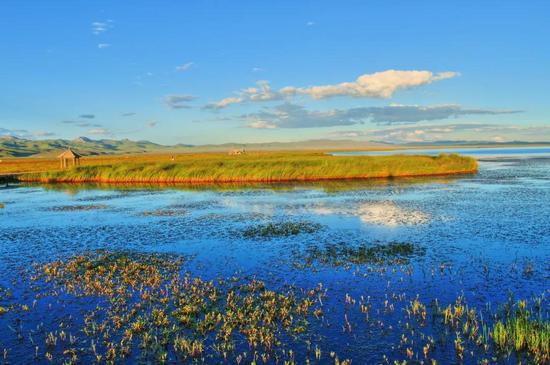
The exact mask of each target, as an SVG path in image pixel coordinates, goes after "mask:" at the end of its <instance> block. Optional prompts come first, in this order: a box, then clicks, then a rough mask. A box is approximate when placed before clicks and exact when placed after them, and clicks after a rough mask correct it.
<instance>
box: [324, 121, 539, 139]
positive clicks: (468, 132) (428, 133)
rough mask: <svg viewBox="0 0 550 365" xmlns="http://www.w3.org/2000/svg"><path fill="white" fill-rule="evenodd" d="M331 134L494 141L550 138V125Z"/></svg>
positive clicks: (431, 127) (445, 126)
mask: <svg viewBox="0 0 550 365" xmlns="http://www.w3.org/2000/svg"><path fill="white" fill-rule="evenodd" d="M332 136H338V137H347V138H357V137H363V138H368V139H375V140H381V141H386V142H392V143H412V142H436V141H449V140H471V141H494V142H504V141H513V140H525V141H545V140H546V141H547V140H550V126H520V125H509V124H489V123H459V124H443V125H417V126H401V127H394V128H383V129H375V130H364V131H340V132H333V133H332Z"/></svg>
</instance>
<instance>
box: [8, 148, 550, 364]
mask: <svg viewBox="0 0 550 365" xmlns="http://www.w3.org/2000/svg"><path fill="white" fill-rule="evenodd" d="M455 151H456V152H458V153H469V152H468V151H470V150H453V152H455ZM424 152H425V151H422V152H421V151H419V150H415V151H414V153H424ZM437 152H439V150H438V151H437ZM501 152H502V150H492V151H489V150H475V154H474V155H475V156H487V155H499V156H501V157H505V158H504V159H497V160H494V161H481V162H480V171H479V173H478V174H476V175H467V176H461V177H453V178H434V179H425V178H424V179H405V180H398V179H396V180H388V181H386V180H376V181H365V182H359V181H353V182H331V183H317V184H296V185H293V184H289V185H274V186H266V185H256V186H246V187H237V186H227V185H226V186H220V187H216V188H207V187H192V186H180V187H164V188H149V187H123V186H118V187H117V186H75V185H72V186H71V185H67V186H40V185H34V186H11V187H8V188H2V189H0V202H1V203H4V204H5V207H4V208H3V209H0V273H1V275H0V307H4V308H8V309H9V311H7V312H6V313H5V314H1V315H0V351H2V350H3V349H6V353H5V356H6V358H7V359H8V360H9V361H11V363H30V362H37V363H50V360H48V359H47V358H46V357H47V356H48V355H47V353H49V354H50V355H52V357H53V359H52V360H51V361H52V362H54V363H62V362H63V361H66V360H67V356H68V355H67V354H66V353H65V354H63V353H64V351H65V350H66V349H67V348H69V347H74V348H77V349H78V357H79V359H82V360H83V361H84V363H88V362H92V361H93V360H94V356H92V355H91V354H90V350H89V348H90V343H94V342H93V341H91V342H90V339H89V338H87V337H90V336H87V335H84V334H83V332H82V326H83V324H82V323H83V322H84V320H83V316H84V313H86V311H91V310H93V309H94V306H95V302H94V299H93V298H92V299H90V298H87V299H86V300H85V301H83V300H81V299H80V298H78V297H73V296H71V295H69V293H67V292H65V291H63V290H60V291H59V292H58V293H57V295H58V296H56V297H53V296H40V295H38V294H37V290H36V289H33V287H32V285H31V284H29V282H30V281H29V280H27V279H26V277H27V276H29V275H33V274H32V272H33V269H32V265H33V264H36V263H48V262H51V261H53V260H56V259H59V258H63V259H65V260H68V259H70V258H71V257H72V256H74V255H76V254H81V253H84V252H86V251H94V250H97V249H105V250H109V252H119V251H128V250H130V251H137V252H142V253H151V252H162V253H167V254H170V255H183V256H184V257H185V258H186V260H185V263H184V268H183V270H185V271H189V272H190V273H191V275H193V276H200V277H202V278H205V279H208V280H209V279H217V278H220V277H223V278H231V277H240V278H246V279H250V278H256V279H258V280H262V281H264V282H265V285H266V287H267V288H269V289H271V290H275V291H277V290H282V289H283V288H287V287H289V286H292V287H294V288H298V289H299V290H301V289H305V290H309V289H311V288H315V287H317V286H318V285H319V283H322V290H323V292H325V294H326V295H325V296H324V297H323V299H322V308H323V313H324V314H323V316H322V318H320V319H319V318H316V317H311V318H309V319H308V322H309V325H308V329H307V331H306V332H305V333H304V334H300V335H296V337H294V336H287V335H281V336H282V337H281V338H282V340H281V341H282V342H283V343H287V344H288V347H287V350H285V351H288V348H292V349H293V354H292V355H288V352H285V355H284V356H291V357H293V358H294V359H296V361H297V363H303V362H304V361H305V358H306V357H307V358H309V359H311V361H312V362H311V363H334V359H333V357H332V356H331V355H330V352H332V351H334V352H335V353H336V354H337V355H334V354H333V356H338V357H339V358H340V360H342V359H348V358H349V359H352V360H353V364H373V363H385V361H386V360H385V359H388V360H387V361H389V362H391V363H393V360H399V361H402V360H408V361H410V362H413V363H416V362H415V361H420V360H422V359H424V357H425V355H424V354H423V350H422V349H423V348H424V346H425V345H426V344H427V343H428V341H431V342H430V343H431V347H430V349H431V350H429V356H428V358H430V359H431V358H434V359H437V363H438V364H448V363H456V362H457V361H459V360H458V359H459V358H458V357H457V356H458V355H457V350H456V347H455V345H453V343H454V340H455V336H457V335H456V330H453V329H449V328H445V327H444V326H443V325H441V324H438V323H439V322H437V321H436V320H435V319H434V320H433V321H431V320H430V319H428V320H426V323H419V321H418V320H415V319H414V318H411V317H410V316H408V315H407V313H408V312H407V310H409V306H410V305H411V302H412V301H413V300H414V299H415V298H418V299H419V300H420V301H421V302H422V303H425V304H426V306H427V307H428V308H433V305H434V303H437V305H440V306H441V307H442V308H444V307H446V306H447V305H448V304H452V303H455V301H456V300H457V298H462V300H463V302H466V303H467V304H468V306H469V307H470V308H476V310H478V311H479V312H480V313H483V314H484V318H485V320H486V321H487V325H491V324H492V322H493V319H494V317H492V316H493V315H495V314H496V313H498V311H499V310H500V309H501V308H502V306H503V305H504V304H506V303H508V302H509V301H510V296H513V300H518V299H526V300H528V302H529V305H531V304H532V303H536V302H537V300H539V302H538V303H539V304H538V307H537V308H538V310H539V315H540V316H541V318H542V319H543V320H545V321H548V316H549V311H550V309H549V304H548V299H547V298H543V299H540V298H542V297H544V296H545V295H546V296H548V295H549V294H550V285H549V283H550V280H549V279H550V265H549V263H550V219H549V217H550V159H546V158H532V156H533V155H535V154H536V155H537V156H538V155H544V154H548V153H550V149H540V148H539V149H518V150H514V151H513V153H511V152H509V151H508V150H506V151H505V152H504V153H501ZM517 154H522V156H521V158H512V156H515V155H517ZM289 223H290V224H303V225H305V226H307V227H311V228H312V229H311V230H310V231H307V232H303V233H299V234H290V235H277V234H273V235H271V236H270V235H269V234H262V233H261V232H262V231H261V229H262V228H265V227H271V226H268V225H269V224H273V226H277V225H284V224H289ZM247 232H248V233H247ZM255 232H260V234H255ZM264 233H265V232H264ZM268 233H269V232H268ZM392 242H398V243H410V244H412V245H414V247H416V248H417V249H418V251H417V252H418V254H415V255H411V257H406V258H405V260H404V262H401V263H399V264H395V263H391V262H371V261H368V260H367V262H359V261H353V259H352V258H351V256H345V257H344V258H343V259H342V261H344V262H339V263H336V261H334V260H332V259H334V258H335V256H336V255H338V253H339V252H340V253H341V252H347V251H345V250H343V251H338V249H335V248H341V247H348V248H354V247H361V245H367V246H373V245H387V244H390V243H392ZM327 248H328V249H327ZM325 249H327V250H325ZM323 252H328V253H330V255H328V256H326V257H325V256H323V255H322V253H323ZM348 253H349V252H348ZM346 259H349V262H345V261H346ZM306 263H307V264H306ZM5 290H9V291H10V292H11V295H3V294H2V293H5ZM537 298H538V299H537ZM35 301H37V302H35ZM102 303H103V302H102ZM21 304H24V305H27V306H28V307H30V309H29V308H25V307H21ZM367 307H368V308H370V309H369V310H368V313H369V315H365V310H362V309H361V308H367ZM413 317H414V316H413ZM60 323H63V324H62V325H61V324H60ZM62 329H64V332H66V333H69V332H70V333H72V334H73V335H75V336H76V338H77V340H75V343H74V344H71V345H69V344H66V342H67V341H68V340H67V341H66V342H63V341H62V340H61V339H58V341H59V343H56V344H54V345H53V346H52V344H51V341H50V343H49V342H48V340H47V336H48V334H49V333H53V334H54V335H56V336H59V333H60V331H61V330H62ZM136 336H137V335H136ZM159 336H160V334H159ZM403 336H405V339H404V338H403ZM91 337H94V336H93V335H92V336H91ZM94 338H95V343H97V344H98V346H107V345H106V343H107V342H108V341H111V340H112V339H109V340H105V343H103V342H102V338H101V337H100V336H96V337H94ZM113 338H114V339H115V340H116V339H117V337H116V336H113ZM464 343H465V345H464V346H465V348H466V351H464V352H465V354H464V355H463V356H464V362H465V363H477V362H478V361H481V360H482V359H484V358H488V359H491V357H492V356H494V352H492V349H490V350H488V352H487V353H485V352H484V350H483V349H482V348H480V346H477V345H475V344H474V343H471V342H468V341H467V339H466V338H465V337H464ZM63 344H65V345H63ZM317 347H318V348H319V349H322V355H320V360H318V361H315V356H314V355H312V353H313V348H317ZM138 348H139V346H137V344H136V350H134V352H133V353H132V354H130V355H128V357H127V359H129V360H128V361H129V362H134V361H137V359H138V358H139V355H138V352H139V350H137V349H138ZM170 348H171V347H170ZM409 348H410V349H411V351H412V352H414V355H410V353H407V349H409ZM75 351H76V350H75ZM167 351H168V353H169V354H170V355H169V360H172V361H175V358H172V354H171V352H170V351H169V350H167ZM236 351H237V353H240V352H247V353H251V351H252V350H251V349H250V348H249V345H248V344H247V342H246V341H242V343H241V342H239V341H237V350H236ZM239 351H240V352H239ZM470 352H471V354H470ZM205 353H206V354H207V355H205V356H204V357H202V358H199V359H195V360H194V361H196V362H206V363H219V362H220V361H221V360H220V358H221V355H220V354H219V352H216V350H215V349H213V348H212V347H211V348H207V350H205ZM151 356H153V355H151ZM155 356H156V355H155ZM232 356H233V357H232ZM258 356H259V355H258ZM284 356H283V355H281V358H283V357H284ZM234 357H236V354H235V355H231V356H229V360H228V362H227V363H235V361H234V360H232V359H234ZM514 359H515V357H514V355H511V356H507V355H498V356H497V357H496V358H495V359H494V362H497V363H515V362H514V361H515V360H514ZM104 360H105V358H103V360H102V361H104ZM142 360H143V361H144V362H147V361H152V360H150V359H149V360H147V358H146V359H142ZM159 361H160V360H159ZM188 361H189V362H190V361H191V360H190V359H188ZM250 361H251V360H250V358H247V360H243V362H242V363H250ZM491 361H492V360H491ZM267 362H268V363H275V360H274V357H272V358H270V359H269V360H267ZM258 363H262V361H261V360H260V361H258Z"/></svg>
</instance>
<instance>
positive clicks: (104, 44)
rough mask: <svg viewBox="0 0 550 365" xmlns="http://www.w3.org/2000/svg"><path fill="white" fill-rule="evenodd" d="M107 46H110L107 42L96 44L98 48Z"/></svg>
mask: <svg viewBox="0 0 550 365" xmlns="http://www.w3.org/2000/svg"><path fill="white" fill-rule="evenodd" d="M109 47H111V45H110V44H109V43H99V44H98V45H97V48H99V49H104V48H109Z"/></svg>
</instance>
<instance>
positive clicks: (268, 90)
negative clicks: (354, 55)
mask: <svg viewBox="0 0 550 365" xmlns="http://www.w3.org/2000/svg"><path fill="white" fill-rule="evenodd" d="M456 76H458V73H457V72H450V71H448V72H440V73H433V72H431V71H415V70H412V71H400V70H387V71H382V72H376V73H372V74H364V75H361V76H359V77H358V78H357V79H355V80H354V81H351V82H341V83H338V84H329V85H319V86H308V87H295V86H285V87H283V88H280V89H278V90H273V89H272V87H271V85H270V84H269V82H268V81H264V80H262V81H258V82H257V85H256V86H255V87H249V88H246V89H243V90H240V91H239V92H238V93H237V96H232V97H227V98H224V99H221V100H219V101H214V102H211V103H209V104H207V105H206V106H205V108H207V109H222V108H225V107H227V106H229V105H231V104H240V103H247V102H259V101H273V100H281V99H289V98H292V97H295V96H300V95H305V96H309V97H311V98H313V99H326V98H332V97H338V96H348V97H354V98H390V97H391V96H393V94H394V93H395V92H396V91H398V90H403V89H410V88H414V87H419V86H422V85H428V84H431V83H433V82H436V81H441V80H446V79H450V78H453V77H456Z"/></svg>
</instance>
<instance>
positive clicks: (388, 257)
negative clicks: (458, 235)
mask: <svg viewBox="0 0 550 365" xmlns="http://www.w3.org/2000/svg"><path fill="white" fill-rule="evenodd" d="M425 251H426V250H425V248H423V247H421V246H419V245H416V244H413V243H409V242H390V243H375V244H367V243H364V244H360V245H353V244H346V243H339V244H326V245H322V246H317V245H315V246H310V247H308V248H307V249H306V250H305V252H303V253H298V255H297V257H296V260H295V264H296V266H298V267H311V266H315V265H323V266H332V267H338V266H348V265H363V264H377V265H378V264H406V263H407V262H408V261H409V260H410V259H411V258H413V257H417V256H422V255H424V254H425Z"/></svg>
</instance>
